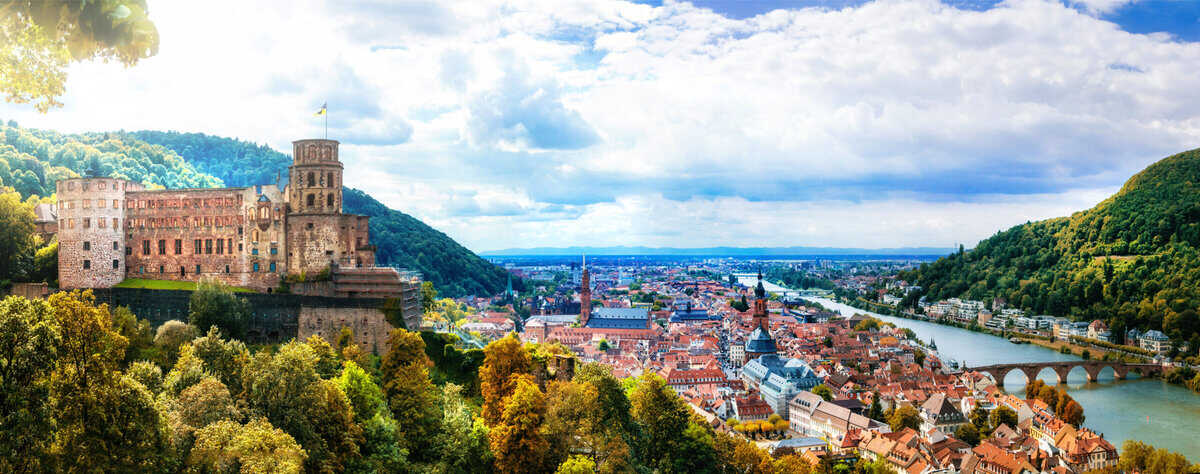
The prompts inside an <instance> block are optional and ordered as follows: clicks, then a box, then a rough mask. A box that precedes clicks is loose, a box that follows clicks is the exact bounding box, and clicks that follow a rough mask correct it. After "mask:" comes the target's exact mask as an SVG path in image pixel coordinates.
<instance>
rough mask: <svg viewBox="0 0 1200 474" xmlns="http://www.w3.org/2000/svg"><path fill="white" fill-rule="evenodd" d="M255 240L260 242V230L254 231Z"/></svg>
mask: <svg viewBox="0 0 1200 474" xmlns="http://www.w3.org/2000/svg"><path fill="white" fill-rule="evenodd" d="M254 241H255V242H258V231H257V230H256V231H254Z"/></svg>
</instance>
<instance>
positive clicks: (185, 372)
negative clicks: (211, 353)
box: [163, 344, 212, 396]
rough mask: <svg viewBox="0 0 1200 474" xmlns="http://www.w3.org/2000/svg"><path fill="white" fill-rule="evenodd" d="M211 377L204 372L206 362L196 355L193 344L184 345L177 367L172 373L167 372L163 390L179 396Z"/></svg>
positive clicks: (176, 363) (172, 369)
mask: <svg viewBox="0 0 1200 474" xmlns="http://www.w3.org/2000/svg"><path fill="white" fill-rule="evenodd" d="M211 375H212V374H209V373H208V371H207V370H204V361H202V360H200V358H198V357H196V356H195V355H194V349H192V346H191V344H184V345H183V350H181V351H180V354H179V359H178V360H176V361H175V366H174V367H172V368H171V371H170V372H167V376H166V378H165V379H163V390H164V391H166V392H167V393H169V394H171V395H172V396H178V395H179V394H180V393H181V392H183V391H184V390H187V389H188V387H191V386H192V385H195V384H198V383H200V381H201V380H204V379H205V378H207V377H210V376H211Z"/></svg>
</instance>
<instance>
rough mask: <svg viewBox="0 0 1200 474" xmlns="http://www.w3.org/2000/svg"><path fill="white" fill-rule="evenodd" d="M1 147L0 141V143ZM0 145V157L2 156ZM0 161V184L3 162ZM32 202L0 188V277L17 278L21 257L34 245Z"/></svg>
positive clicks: (2, 178) (21, 261)
mask: <svg viewBox="0 0 1200 474" xmlns="http://www.w3.org/2000/svg"><path fill="white" fill-rule="evenodd" d="M0 147H2V145H0ZM2 157H3V148H0V160H2V159H3V158H2ZM2 163H3V162H2V161H0V185H3V184H5V183H7V182H9V181H8V180H5V179H4V176H3V174H4V171H5V168H6V166H5V165H4V164H2ZM33 221H34V213H33V205H31V204H29V203H25V202H22V201H21V196H20V195H18V194H17V193H16V192H13V191H11V190H6V189H4V188H0V280H2V279H12V278H14V277H16V278H17V279H21V277H22V276H23V275H21V274H22V273H25V272H22V271H21V270H22V267H23V266H24V265H22V263H23V259H24V258H26V257H31V256H32V254H33V252H34V249H35V248H36V244H37V239H36V237H34V235H33V231H34V224H33Z"/></svg>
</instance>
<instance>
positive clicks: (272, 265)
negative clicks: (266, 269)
mask: <svg viewBox="0 0 1200 474" xmlns="http://www.w3.org/2000/svg"><path fill="white" fill-rule="evenodd" d="M271 273H275V262H271Z"/></svg>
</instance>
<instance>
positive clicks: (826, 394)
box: [811, 384, 833, 401]
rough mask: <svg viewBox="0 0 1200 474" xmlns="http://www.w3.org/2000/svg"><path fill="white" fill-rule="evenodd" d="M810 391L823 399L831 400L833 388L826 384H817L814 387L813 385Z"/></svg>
mask: <svg viewBox="0 0 1200 474" xmlns="http://www.w3.org/2000/svg"><path fill="white" fill-rule="evenodd" d="M811 392H812V393H813V394H815V395H820V396H821V398H823V399H825V401H830V400H833V390H832V389H830V388H829V386H828V385H825V384H819V385H817V386H816V387H813V388H812V390H811Z"/></svg>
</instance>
